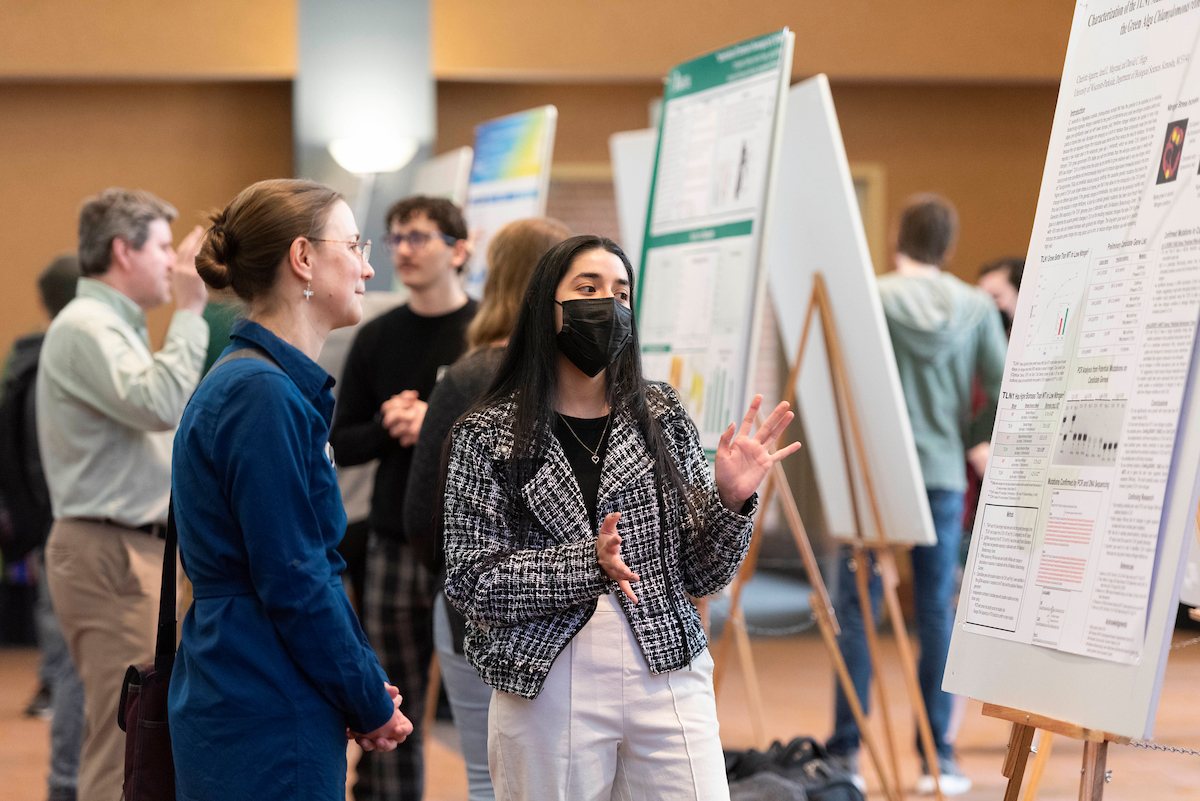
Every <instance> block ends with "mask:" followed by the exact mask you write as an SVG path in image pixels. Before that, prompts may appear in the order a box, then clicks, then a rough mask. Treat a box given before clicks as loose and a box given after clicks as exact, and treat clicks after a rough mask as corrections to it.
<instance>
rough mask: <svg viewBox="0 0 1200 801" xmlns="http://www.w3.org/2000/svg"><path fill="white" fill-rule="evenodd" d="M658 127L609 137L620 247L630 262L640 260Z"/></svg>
mask: <svg viewBox="0 0 1200 801" xmlns="http://www.w3.org/2000/svg"><path fill="white" fill-rule="evenodd" d="M657 146H658V129H657V128H646V129H644V130H641V131H622V132H620V133H615V134H613V135H612V136H610V137H609V138H608V152H609V156H610V157H611V159H612V172H613V195H614V196H615V197H616V200H617V228H618V230H620V232H621V242H620V245H621V249H622V250H624V251H625V255H626V256H628V257H629V262H630V264H641V263H642V236H643V235H645V233H646V207H647V206H648V205H649V203H650V182H651V179H652V178H653V177H654V149H655V148H656V147H657Z"/></svg>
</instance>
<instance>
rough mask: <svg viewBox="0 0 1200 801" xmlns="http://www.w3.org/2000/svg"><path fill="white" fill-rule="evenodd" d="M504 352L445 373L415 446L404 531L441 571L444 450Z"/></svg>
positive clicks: (485, 352)
mask: <svg viewBox="0 0 1200 801" xmlns="http://www.w3.org/2000/svg"><path fill="white" fill-rule="evenodd" d="M504 351H505V349H504V348H481V349H480V350H477V351H475V352H474V353H471V354H469V355H467V356H464V357H462V358H461V359H459V360H458V361H456V362H455V363H454V364H452V365H450V367H449V368H448V369H447V370H446V373H445V375H443V376H442V380H441V381H439V382H438V385H437V386H436V387H434V390H433V392H432V393H431V394H430V395H429V408H428V409H426V410H425V421H424V422H423V423H422V424H421V437H420V439H418V440H417V444H416V447H414V448H413V457H412V465H411V467H410V468H409V472H408V489H407V490H406V491H405V494H404V530H405V532H406V533H407V534H408V542H409V544H410V545H412V547H413V550H414V551H416V553H417V556H418V557H420V558H421V560H422V561H424V562H425V564H426V565H427V566H428V567H429V569H430V570H434V571H437V570H439V569H441V566H442V543H441V532H440V531H439V530H438V529H437V527H436V522H437V521H436V516H437V512H438V508H437V507H438V501H439V500H440V499H441V488H440V487H439V486H438V483H439V482H440V481H441V473H442V451H443V449H444V448H445V443H446V438H447V437H448V436H450V429H451V428H453V427H454V421H456V420H457V419H458V418H460V417H462V416H463V415H464V414H466V413H467V411H468V410H469V409H470V408H471V407H472V406H473V405H474V404H475V401H477V400H479V399H480V398H481V397H483V393H484V392H486V391H487V388H488V387H489V386H491V383H492V378H493V377H494V376H495V375H496V370H498V369H500V362H502V361H503V360H504Z"/></svg>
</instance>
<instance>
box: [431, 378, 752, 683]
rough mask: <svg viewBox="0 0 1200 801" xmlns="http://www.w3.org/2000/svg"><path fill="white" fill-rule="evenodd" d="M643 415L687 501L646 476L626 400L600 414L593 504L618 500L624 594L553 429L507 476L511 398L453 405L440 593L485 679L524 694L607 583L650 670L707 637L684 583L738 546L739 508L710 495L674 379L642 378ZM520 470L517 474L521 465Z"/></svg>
mask: <svg viewBox="0 0 1200 801" xmlns="http://www.w3.org/2000/svg"><path fill="white" fill-rule="evenodd" d="M647 402H648V405H649V407H650V413H651V416H652V417H654V418H655V419H656V420H657V422H658V424H659V425H661V426H662V428H663V431H664V433H665V435H666V437H665V438H666V440H667V442H668V447H669V449H670V451H671V457H672V458H673V459H674V460H675V463H676V464H677V465H678V466H679V468H680V473H681V475H682V476H683V479H684V481H685V482H686V483H687V484H688V485H689V486H690V487H691V488H692V491H693V493H694V498H695V499H696V501H695V505H696V509H697V511H698V514H697V515H695V517H696V518H697V519H696V520H691V519H690V518H689V517H688V516H687V515H685V514H683V510H682V509H681V502H680V500H679V499H678V498H677V496H676V495H675V493H674V492H670V491H667V490H665V489H664V490H662V491H660V490H659V488H658V487H657V486H656V484H657V482H656V481H655V477H654V471H653V459H652V458H651V456H650V453H649V451H648V449H647V447H646V443H645V441H644V440H643V438H642V435H641V433H640V432H639V431H638V428H637V425H636V423H635V422H634V420H633V417H632V416H631V415H630V414H629V413H628V412H620V411H618V413H617V414H616V415H615V416H614V419H613V423H612V434H611V436H610V439H609V444H608V452H607V455H606V457H605V459H604V464H603V466H602V470H601V474H600V490H599V494H598V497H597V505H596V508H597V517H598V518H599V519H603V517H604V515H606V514H608V513H610V512H620V513H621V519H620V522H619V523H618V524H617V531H618V532H619V533H620V535H621V538H622V544H621V554H622V557H623V558H624V560H625V563H626V564H627V565H629V567H630V569H631V570H633V571H634V572H635V573H637V574H638V575H639V576H640V577H641V581H640V582H638V583H637V584H635V585H634V592H635V593H636V594H637V596H638V599H639V603H638V604H632V603H630V602H629V601H628V599H626V598H625V596H624V594H623V593H621V592H619V591H618V589H617V584H616V582H613V581H611V580H609V579H608V577H607V576H606V575H605V574H604V572H603V570H602V569H601V568H600V563H599V561H598V560H597V557H596V532H595V531H593V530H592V527H591V523H590V521H589V520H588V514H587V511H586V509H585V507H584V502H583V495H582V493H581V492H580V490H579V484H578V483H577V481H576V480H575V474H574V473H573V472H572V470H571V466H570V464H569V463H568V461H567V458H566V455H565V454H564V453H563V450H562V447H561V446H560V445H559V443H558V441H557V439H555V438H554V437H552V436H551V437H548V438H547V439H548V441H549V447H548V448H546V450H545V452H544V453H543V454H542V455H541V456H540V457H538V462H540V464H537V463H536V462H535V464H537V466H536V470H534V471H532V478H531V479H529V480H528V481H527V482H526V483H525V484H524V485H523V486H513V485H512V483H511V482H509V480H508V476H509V474H510V469H509V468H510V467H511V463H510V462H511V459H512V454H513V437H512V419H511V418H512V411H513V404H512V403H506V404H500V405H497V406H494V407H491V408H489V409H485V410H483V411H480V412H476V413H475V414H473V415H471V416H469V417H467V418H466V419H464V420H463V421H461V422H460V423H459V424H458V425H457V426H455V428H454V430H453V431H452V432H451V450H450V458H449V463H448V469H447V476H446V487H445V497H444V510H443V525H444V535H445V547H446V596H447V597H448V598H449V599H450V602H451V603H453V604H454V606H455V607H456V608H458V609H459V611H461V612H462V613H463V615H464V616H466V618H467V620H468V626H467V637H466V656H467V659H468V660H469V661H470V662H471V664H472V665H474V666H475V669H476V670H478V671H479V675H480V677H481V678H482V679H483V680H484V681H485V682H487V684H489V685H490V686H492V687H494V688H495V689H497V690H501V691H503V692H507V693H513V694H515V695H520V696H523V697H525V698H534V697H536V696H537V694H538V693H539V692H540V691H541V689H542V684H543V683H544V682H545V680H546V676H547V674H549V672H550V667H551V665H552V664H553V663H554V660H555V658H556V657H557V656H558V655H559V653H561V652H562V650H563V649H564V648H565V647H566V646H567V644H568V643H569V642H570V640H571V638H572V637H574V636H575V634H577V633H578V632H579V630H580V629H582V628H583V626H584V624H586V623H587V622H588V620H589V619H590V618H591V616H592V613H593V612H595V609H596V601H597V599H598V598H599V597H600V596H601V595H603V594H605V593H610V592H616V593H617V598H618V599H619V601H620V603H621V606H622V608H623V609H624V610H625V614H626V616H627V617H628V619H629V623H630V627H631V628H632V630H633V633H634V636H635V637H636V638H637V641H638V645H639V646H640V647H641V650H642V653H643V654H644V655H645V657H646V662H647V663H648V665H649V667H650V671H651V672H652V673H663V672H665V671H668V670H677V669H679V668H681V667H684V666H685V665H688V664H689V663H690V662H691V661H692V660H693V659H694V658H695V657H696V656H698V655H699V654H700V652H701V651H703V650H704V648H705V647H706V645H707V640H706V639H705V636H704V629H703V628H702V626H701V624H700V615H699V614H698V613H697V611H696V608H695V606H693V605H692V603H691V601H690V600H689V599H688V597H687V596H688V595H691V596H694V597H700V596H704V595H710V594H712V593H714V592H717V591H718V590H720V589H722V588H723V587H724V586H725V585H726V584H728V583H729V582H730V581H731V580H732V579H733V576H734V574H735V573H736V572H737V569H738V567H739V565H740V564H741V562H742V559H743V558H745V556H746V551H747V549H748V548H749V545H750V532H751V528H752V520H751V517H752V515H753V514H754V511H755V508H756V507H757V496H755V497H754V498H752V499H751V501H750V502H749V503H748V504H747V506H746V509H745V510H744V511H746V512H747V513H746V514H738V513H735V512H731V511H729V510H728V509H726V508H725V506H724V505H723V504H722V503H721V499H720V497H719V495H718V493H717V488H716V484H715V483H714V481H713V476H712V471H711V470H710V468H709V465H708V461H707V459H706V458H705V456H704V451H703V449H702V448H701V447H700V435H699V432H698V431H697V430H696V426H695V425H694V424H693V423H692V420H691V418H690V417H689V416H688V414H687V411H686V410H685V409H684V407H683V405H682V404H681V403H680V401H679V398H678V396H677V395H676V394H675V391H674V390H673V389H671V388H670V387H669V386H667V385H666V384H659V383H652V384H650V385H649V388H648V391H647ZM526 474H529V473H528V472H527V473H526Z"/></svg>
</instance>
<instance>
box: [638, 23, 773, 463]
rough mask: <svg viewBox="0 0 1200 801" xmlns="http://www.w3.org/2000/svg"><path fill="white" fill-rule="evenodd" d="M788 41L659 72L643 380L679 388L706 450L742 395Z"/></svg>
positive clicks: (761, 277) (760, 286) (727, 51)
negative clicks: (662, 81) (662, 75)
mask: <svg viewBox="0 0 1200 801" xmlns="http://www.w3.org/2000/svg"><path fill="white" fill-rule="evenodd" d="M793 40H794V37H793V35H792V34H791V33H790V32H789V31H788V30H787V29H786V28H785V29H784V30H782V31H778V32H776V33H772V34H768V35H766V36H761V37H758V38H756V39H751V40H748V41H745V42H741V43H740V44H736V45H733V46H731V47H727V48H724V49H722V50H718V51H716V52H715V53H710V54H708V55H706V56H702V57H701V58H698V59H695V60H693V61H689V62H687V63H685V64H681V65H679V66H677V67H675V68H674V69H672V70H671V73H670V75H669V76H668V78H667V85H666V91H665V96H664V104H663V120H662V125H661V126H660V128H659V135H658V149H657V155H656V157H655V165H654V178H653V182H652V184H651V189H650V204H649V210H648V213H647V220H646V235H645V237H644V238H643V242H642V258H641V268H640V270H639V281H638V285H639V287H640V288H639V290H638V292H637V298H636V301H637V314H638V330H639V334H640V337H641V344H642V364H643V366H644V368H645V371H646V375H647V377H649V378H651V379H656V380H664V381H669V382H670V384H671V385H672V386H673V387H675V388H676V389H677V390H678V391H679V394H680V397H681V398H682V399H683V402H684V404H685V405H686V406H687V408H688V411H689V412H690V413H691V415H692V418H693V419H694V420H695V422H696V425H697V426H698V427H699V429H700V438H701V443H702V444H703V446H704V448H705V449H706V450H707V451H708V452H709V453H710V454H712V453H715V451H716V446H717V442H718V440H719V439H720V436H721V433H722V432H723V431H724V429H725V428H726V426H728V425H729V423H730V422H731V421H732V420H733V419H734V416H735V415H739V414H740V413H741V411H742V408H741V407H742V406H743V405H744V404H745V403H746V401H747V400H748V398H747V390H748V377H749V374H750V370H751V369H752V368H753V362H754V355H755V352H756V347H755V346H756V344H757V343H756V342H755V339H756V337H757V333H758V325H757V319H758V314H759V313H760V312H761V308H762V303H763V300H764V293H765V289H766V271H765V269H764V268H763V267H762V265H761V263H760V262H761V258H760V251H761V242H762V235H763V228H764V226H765V225H766V222H767V211H768V207H769V199H770V195H771V183H772V178H773V167H774V166H775V165H774V162H775V153H776V152H777V151H778V147H779V140H780V137H781V133H782V126H783V111H784V104H785V103H786V100H787V87H788V83H789V80H790V77H791V60H792V45H793Z"/></svg>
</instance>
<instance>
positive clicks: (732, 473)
mask: <svg viewBox="0 0 1200 801" xmlns="http://www.w3.org/2000/svg"><path fill="white" fill-rule="evenodd" d="M760 406H762V395H755V396H754V400H753V401H751V402H750V409H749V411H747V412H746V416H745V417H744V418H742V427H741V428H740V429H738V431H737V435H736V436H735V435H734V425H733V423H730V424H729V428H728V429H726V431H725V433H724V434H722V435H721V442H720V444H719V445H718V446H717V464H716V479H717V491H718V492H720V493H721V503H723V504H724V505H725V508H727V509H729V510H730V511H733V512H740V511H741V509H742V507H743V506H744V505H745V504H746V501H747V499H749V498H750V496H751V495H753V494H754V493H755V492H756V491H757V490H758V486H759V484H762V481H763V479H764V478H766V476H767V471H768V470H770V469H771V465H773V464H774V463H775V462H778V461H779V460H780V459H783V458H784V457H786V456H790V455H792V454H793V453H795V452H796V451H798V450H800V443H799V442H793V443H792V444H791V445H788V446H787V447H786V448H783V449H781V450H778V451H775V453H771V452H770V451H769V450H768V448H770V446H771V443H773V442H774V441H775V440H776V439H778V438H779V435H780V434H782V433H783V430H784V429H785V428H787V425H788V423H790V422H792V418H793V417H795V416H796V415H795V414H793V413H792V412H790V411H788V404H787V402H786V401H785V402H783V403H780V404H779V405H778V406H776V407H775V411H773V412H771V416H770V417H768V418H767V421H766V422H765V423H763V424H762V427H761V428H759V429H758V432H757V433H755V435H754V436H753V437H752V436H750V426H751V424H753V422H754V418H755V417H756V416H757V415H758V408H759V407H760Z"/></svg>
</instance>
